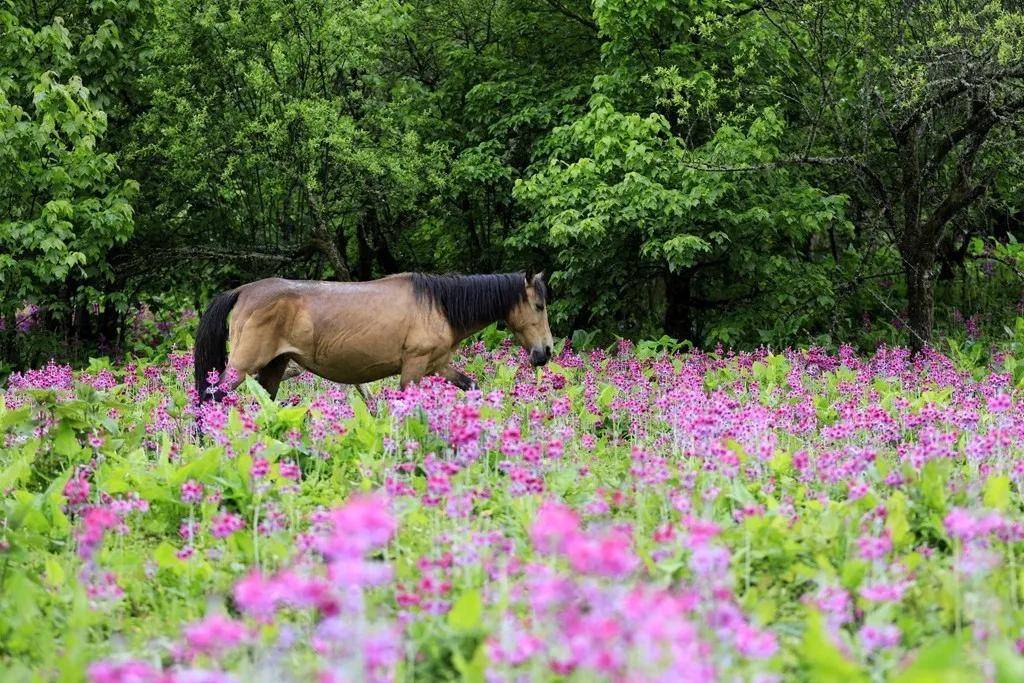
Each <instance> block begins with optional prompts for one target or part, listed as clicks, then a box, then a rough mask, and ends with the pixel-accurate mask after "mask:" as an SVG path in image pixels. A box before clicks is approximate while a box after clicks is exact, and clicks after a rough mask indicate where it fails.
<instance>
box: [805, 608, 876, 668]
mask: <svg viewBox="0 0 1024 683" xmlns="http://www.w3.org/2000/svg"><path fill="white" fill-rule="evenodd" d="M806 623H807V627H806V629H807V630H806V631H805V632H804V639H803V642H802V643H801V645H800V660H801V661H802V662H803V664H804V665H805V666H806V667H807V670H808V673H809V674H810V680H812V681H816V682H818V683H855V682H857V681H867V677H866V676H865V675H864V672H863V671H861V669H860V667H858V666H857V665H856V664H855V663H854V662H851V661H850V660H849V659H847V658H846V657H845V656H844V655H843V654H842V653H841V652H840V651H839V649H838V648H837V647H836V646H835V644H834V643H833V642H832V640H831V638H830V636H829V635H828V632H827V631H826V630H825V621H824V619H823V618H822V616H821V614H820V613H818V612H816V611H810V612H809V613H808V616H807V622H806Z"/></svg>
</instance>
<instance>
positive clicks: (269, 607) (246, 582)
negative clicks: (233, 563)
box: [234, 569, 278, 617]
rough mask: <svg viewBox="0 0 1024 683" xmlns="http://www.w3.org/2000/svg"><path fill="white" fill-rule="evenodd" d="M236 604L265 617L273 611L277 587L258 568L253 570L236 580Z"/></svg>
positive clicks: (244, 610) (250, 612)
mask: <svg viewBox="0 0 1024 683" xmlns="http://www.w3.org/2000/svg"><path fill="white" fill-rule="evenodd" d="M234 596H235V604H237V605H238V607H239V609H241V610H242V611H243V612H247V613H248V614H251V615H253V616H257V617H265V616H268V615H270V614H271V613H273V611H274V604H275V602H276V601H277V598H278V591H277V587H276V585H275V584H274V582H273V581H269V580H267V579H265V578H263V576H262V575H261V574H260V572H259V571H258V570H255V569H254V570H252V571H250V572H249V573H248V574H246V575H245V577H243V578H241V579H239V580H238V581H237V582H235V590H234Z"/></svg>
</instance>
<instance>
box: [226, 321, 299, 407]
mask: <svg viewBox="0 0 1024 683" xmlns="http://www.w3.org/2000/svg"><path fill="white" fill-rule="evenodd" d="M250 325H251V322H250ZM246 332H249V334H246ZM262 336H263V335H261V330H259V329H256V330H252V329H251V328H250V327H249V326H247V327H246V328H245V329H243V331H242V334H240V335H239V337H240V338H239V340H238V343H237V344H233V345H232V348H231V353H229V354H228V369H230V370H234V373H235V377H234V378H233V379H232V381H230V382H227V383H226V387H225V388H226V389H227V390H228V391H231V390H233V389H237V388H238V386H239V385H240V384H241V383H242V382H244V381H245V376H246V375H256V376H257V378H258V376H259V372H260V370H262V369H263V368H265V367H266V366H267V365H270V363H271V362H272V361H274V360H275V358H276V357H277V351H276V344H271V343H268V341H269V340H265V339H262ZM284 367H285V365H282V366H281V372H282V373H283V372H284ZM277 381H278V383H280V381H281V380H280V379H278V380H277Z"/></svg>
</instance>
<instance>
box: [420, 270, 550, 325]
mask: <svg viewBox="0 0 1024 683" xmlns="http://www.w3.org/2000/svg"><path fill="white" fill-rule="evenodd" d="M538 283H539V287H538V290H537V294H538V295H539V296H540V297H541V299H542V300H543V301H547V287H545V286H544V283H543V282H541V281H539V280H538ZM412 289H413V292H414V293H415V295H416V298H417V300H419V301H427V302H429V303H430V304H432V305H434V306H437V307H438V308H439V309H440V311H441V312H442V313H443V314H444V317H445V319H446V320H447V321H448V324H449V325H451V326H452V329H453V330H455V331H456V332H458V333H460V334H463V333H466V332H468V331H470V330H472V329H473V328H474V327H477V326H479V325H486V324H488V323H491V322H494V321H495V320H501V319H502V318H505V317H506V316H508V314H509V311H511V310H512V308H513V307H514V306H515V305H516V304H518V303H519V302H521V301H523V300H525V299H526V274H525V273H500V274H496V275H458V274H448V275H428V274H426V273H412Z"/></svg>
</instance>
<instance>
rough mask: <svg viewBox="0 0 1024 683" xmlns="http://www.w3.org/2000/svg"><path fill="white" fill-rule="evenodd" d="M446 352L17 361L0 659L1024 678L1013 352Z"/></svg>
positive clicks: (202, 672) (131, 666) (114, 669)
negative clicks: (545, 361)
mask: <svg viewBox="0 0 1024 683" xmlns="http://www.w3.org/2000/svg"><path fill="white" fill-rule="evenodd" d="M462 361H463V362H462V367H463V369H464V370H465V371H466V372H468V373H470V374H472V375H473V376H475V377H476V379H477V380H478V382H479V383H480V385H481V387H482V389H481V390H480V391H472V392H466V393H464V392H462V391H459V390H458V389H456V388H454V387H453V386H452V385H450V384H448V383H446V382H444V381H443V380H436V379H435V380H427V381H425V382H424V383H422V384H421V385H420V386H414V387H411V388H410V389H408V390H407V391H405V392H400V391H398V390H397V389H396V388H395V386H394V385H393V384H383V385H375V386H372V387H371V390H372V400H371V404H372V407H373V410H372V411H371V410H368V409H367V407H366V406H365V405H364V404H363V403H362V401H361V399H360V398H359V396H358V395H357V394H356V393H355V392H354V391H351V390H350V389H349V388H347V387H340V386H337V385H333V384H330V383H326V382H323V381H321V380H319V379H316V378H313V377H310V376H301V377H299V378H297V379H295V380H293V381H291V382H288V383H286V384H285V385H284V386H283V387H282V391H281V396H279V397H278V401H277V402H273V401H270V400H269V398H268V397H267V396H266V395H265V394H263V393H262V391H261V390H260V389H259V387H258V386H256V385H255V384H254V383H252V382H251V381H247V382H246V384H244V385H243V387H242V388H241V389H240V391H239V392H238V393H236V394H233V395H230V396H229V397H228V399H227V401H226V402H225V403H224V404H206V405H204V407H203V408H202V409H201V415H198V416H197V414H196V410H195V409H194V407H193V406H194V398H195V397H194V394H193V393H192V391H191V389H190V387H191V384H192V379H191V374H192V367H191V360H190V358H189V357H188V356H186V355H180V356H174V355H172V356H171V357H170V360H169V361H168V362H166V363H159V364H157V363H149V362H142V361H139V362H137V363H130V364H124V365H117V366H112V365H109V364H107V362H106V361H96V362H94V363H93V366H92V367H90V368H89V369H88V370H83V371H74V372H73V371H72V370H71V369H70V368H68V367H64V366H58V365H50V366H48V367H45V368H41V369H38V370H33V371H28V372H24V373H21V374H16V375H14V376H12V377H11V378H10V380H9V382H8V385H7V386H6V387H5V388H4V389H2V390H0V399H2V400H0V444H2V447H0V496H2V497H0V505H2V508H0V510H2V512H0V515H2V519H0V585H2V598H0V678H2V679H3V680H12V681H13V680H18V681H22V680H33V679H36V680H46V681H48V680H63V681H77V680H88V681H93V682H95V683H114V682H121V681H123V682H128V681H131V682H148V681H154V682H155V681H161V682H168V683H169V682H197V683H198V682H201V681H202V682H206V681H209V682H212V681H239V682H241V681H275V682H282V681H291V680H319V681H323V682H324V683H334V682H338V683H340V682H342V681H364V680H365V681H392V680H398V681H407V680H415V681H443V680H466V681H545V680H555V681H562V680H564V681H594V680H607V681H712V680H722V681H760V682H767V681H783V680H787V681H788V680H811V681H833V680H834V681H858V680H859V681H888V680H895V681H936V680H942V681H961V680H962V681H979V680H994V681H1014V680H1024V658H1022V657H1021V655H1020V653H1019V651H1020V649H1021V647H1022V646H1024V609H1022V604H1021V596H1022V582H1024V572H1022V567H1024V557H1022V559H1021V560H1020V561H1018V560H1017V557H1016V556H1017V554H1020V553H1021V552H1022V551H1024V518H1022V515H1021V504H1020V491H1021V486H1022V484H1024V448H1022V446H1021V439H1022V436H1024V405H1022V403H1021V400H1020V395H1019V392H1018V390H1017V389H1016V388H1015V380H1014V377H1013V370H1014V367H1013V363H1012V361H1005V362H1004V361H1000V364H999V367H998V368H995V369H991V370H989V371H984V372H982V371H978V372H973V373H969V372H966V371H961V370H958V369H957V368H956V367H954V365H953V364H952V363H951V362H950V361H949V360H948V359H947V358H945V357H943V356H941V355H938V354H930V355H924V356H922V357H919V358H917V359H916V360H911V359H910V357H909V354H908V353H907V352H906V351H905V350H903V349H881V350H879V351H878V352H877V353H876V354H875V355H873V356H871V357H858V356H856V355H855V354H854V353H853V352H852V351H850V350H849V349H843V350H842V351H841V352H840V353H839V354H838V355H829V354H826V353H825V352H822V351H819V350H814V349H812V350H806V351H792V352H785V353H779V354H769V353H767V352H761V353H754V354H731V353H730V354H724V353H721V352H718V353H700V352H695V353H689V354H668V353H665V352H662V351H658V350H657V349H656V348H654V347H653V346H651V345H646V346H641V347H636V348H634V347H633V346H632V345H631V344H629V343H626V342H623V343H620V345H619V346H618V348H616V349H614V350H613V351H608V352H602V351H594V352H579V353H577V352H574V351H572V350H571V349H569V348H568V347H565V348H562V350H561V352H560V353H559V354H558V355H557V357H556V358H555V359H554V361H553V362H552V363H551V364H549V365H548V366H546V367H545V368H543V369H541V370H539V371H537V370H533V369H531V368H530V367H529V364H528V363H527V362H526V358H525V356H524V354H523V353H522V352H521V351H520V350H519V349H517V348H510V347H508V346H499V347H497V348H494V349H491V350H486V349H484V347H483V345H482V344H479V343H478V344H477V345H476V346H475V347H474V348H470V349H468V350H467V351H466V353H465V354H464V356H463V358H462ZM197 418H199V419H200V420H201V422H202V424H203V425H204V428H205V433H204V434H203V435H199V434H198V432H197V429H196V424H197ZM1018 565H1021V566H1018Z"/></svg>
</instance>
